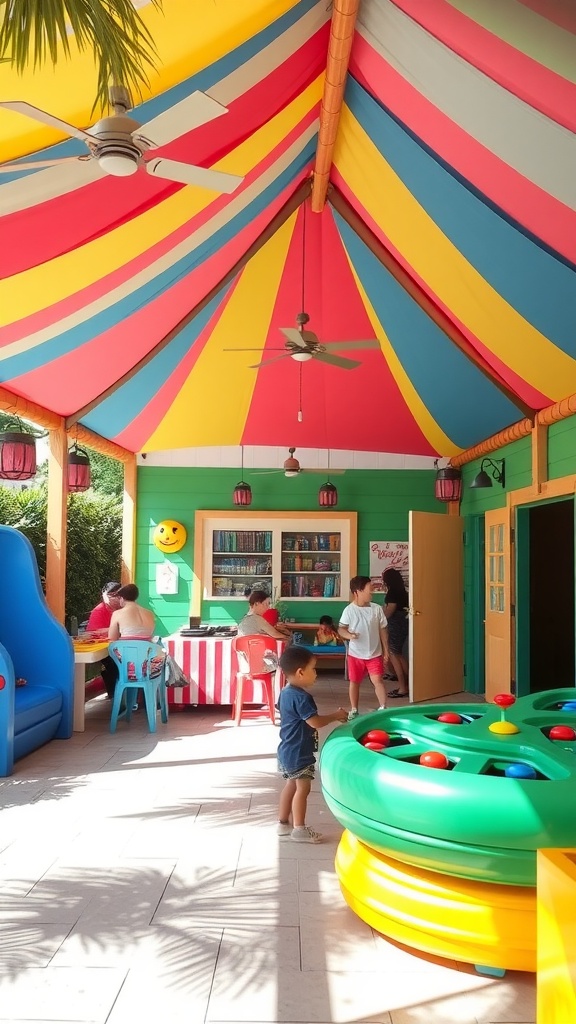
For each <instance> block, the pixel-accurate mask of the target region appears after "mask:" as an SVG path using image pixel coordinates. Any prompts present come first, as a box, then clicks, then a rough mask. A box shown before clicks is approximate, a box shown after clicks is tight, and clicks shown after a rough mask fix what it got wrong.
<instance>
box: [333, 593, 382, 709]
mask: <svg viewBox="0 0 576 1024" xmlns="http://www.w3.org/2000/svg"><path fill="white" fill-rule="evenodd" d="M350 590H351V591H352V604H349V605H348V607H347V608H345V609H344V611H343V612H342V615H341V616H340V624H339V626H338V632H339V634H340V636H341V637H343V638H344V640H349V641H350V644H349V647H348V659H347V665H348V679H349V681H350V686H349V693H350V713H349V715H348V720H349V721H351V720H352V719H353V718H356V716H357V715H358V697H359V695H360V683H361V682H362V680H363V678H364V676H365V675H366V672H368V675H369V676H370V680H371V682H372V685H373V687H374V689H375V691H376V696H377V698H378V703H379V705H380V708H385V707H386V687H385V686H384V662H385V661H388V623H387V620H386V616H385V615H384V612H383V611H382V608H381V607H380V605H379V604H373V603H372V581H371V580H370V577H369V576H354V578H353V579H351V580H350Z"/></svg>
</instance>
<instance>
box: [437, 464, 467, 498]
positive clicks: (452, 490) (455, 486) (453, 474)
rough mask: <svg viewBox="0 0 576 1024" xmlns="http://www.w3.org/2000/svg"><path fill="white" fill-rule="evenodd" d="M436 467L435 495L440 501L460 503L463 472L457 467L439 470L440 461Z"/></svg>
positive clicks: (446, 467) (445, 467)
mask: <svg viewBox="0 0 576 1024" xmlns="http://www.w3.org/2000/svg"><path fill="white" fill-rule="evenodd" d="M434 465H435V466H436V481H435V485H434V493H435V495H436V497H437V498H438V501H460V498H461V497H462V473H461V471H460V470H459V469H458V468H457V467H456V466H444V468H443V469H438V459H436V461H435V463H434Z"/></svg>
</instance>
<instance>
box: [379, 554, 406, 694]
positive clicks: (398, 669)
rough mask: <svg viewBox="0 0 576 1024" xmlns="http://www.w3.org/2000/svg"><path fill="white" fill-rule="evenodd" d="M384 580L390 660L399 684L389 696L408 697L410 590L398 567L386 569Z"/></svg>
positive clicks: (383, 574) (383, 575)
mask: <svg viewBox="0 0 576 1024" xmlns="http://www.w3.org/2000/svg"><path fill="white" fill-rule="evenodd" d="M382 582H383V584H384V588H385V590H386V604H385V606H384V614H385V616H386V618H387V620H388V644H389V648H390V661H391V662H392V666H393V668H394V671H395V673H396V678H397V680H398V686H397V687H396V689H395V690H391V691H390V693H389V694H388V696H389V697H407V696H408V662H407V661H406V658H405V657H404V654H403V653H402V652H403V649H404V644H405V643H406V638H407V636H408V605H409V600H408V591H407V590H406V587H405V585H404V580H403V579H402V576H401V575H400V573H399V572H398V569H385V570H384V572H383V573H382Z"/></svg>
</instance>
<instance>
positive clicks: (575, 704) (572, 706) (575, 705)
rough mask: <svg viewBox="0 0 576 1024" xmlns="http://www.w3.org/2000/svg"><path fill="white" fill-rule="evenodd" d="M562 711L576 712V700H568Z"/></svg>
mask: <svg viewBox="0 0 576 1024" xmlns="http://www.w3.org/2000/svg"><path fill="white" fill-rule="evenodd" d="M562 711H576V700H567V701H566V703H565V704H563V705H562Z"/></svg>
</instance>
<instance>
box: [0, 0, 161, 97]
mask: <svg viewBox="0 0 576 1024" xmlns="http://www.w3.org/2000/svg"><path fill="white" fill-rule="evenodd" d="M152 2H153V3H154V4H155V6H156V7H161V3H162V0H152ZM70 30H72V33H73V38H74V40H75V42H76V45H77V46H78V49H79V50H80V51H83V50H91V51H92V52H93V54H94V58H95V62H96V66H97V68H98V92H97V96H96V100H95V103H94V109H95V108H96V107H97V106H98V105H100V106H101V107H102V109H103V110H104V109H106V108H107V106H108V86H109V83H110V82H115V83H118V84H120V85H124V86H126V88H127V89H129V90H132V91H133V92H134V94H135V95H137V96H140V95H141V89H142V85H147V84H148V71H149V70H151V69H152V68H153V67H154V63H155V59H156V49H155V46H154V40H153V39H152V36H151V35H150V33H149V32H148V29H147V28H146V26H145V24H144V22H143V21H142V19H141V17H140V15H139V14H138V12H137V10H136V9H135V7H134V5H133V3H132V0H0V58H6V57H8V59H9V60H11V61H12V63H13V64H14V66H15V67H16V69H17V70H18V71H23V70H24V69H25V68H27V67H29V66H32V67H34V68H38V67H42V66H43V65H44V64H46V63H47V62H48V61H50V62H51V63H52V64H53V65H56V64H57V62H58V61H59V60H60V59H61V58H62V57H64V58H69V57H70V54H71V48H70Z"/></svg>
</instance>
